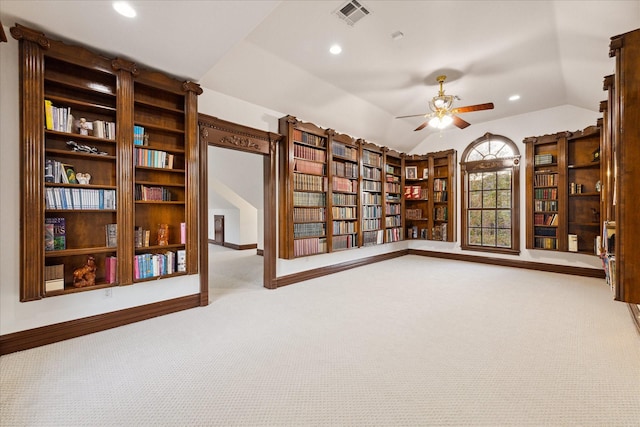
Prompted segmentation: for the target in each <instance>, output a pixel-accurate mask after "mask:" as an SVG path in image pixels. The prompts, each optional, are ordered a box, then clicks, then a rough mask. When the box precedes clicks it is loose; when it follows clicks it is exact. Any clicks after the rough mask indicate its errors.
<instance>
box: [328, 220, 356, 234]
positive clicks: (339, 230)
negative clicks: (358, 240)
mask: <svg viewBox="0 0 640 427" xmlns="http://www.w3.org/2000/svg"><path fill="white" fill-rule="evenodd" d="M357 232H358V230H357V223H356V222H354V221H333V234H334V235H335V234H349V233H357Z"/></svg>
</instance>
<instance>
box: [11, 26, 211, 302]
mask: <svg viewBox="0 0 640 427" xmlns="http://www.w3.org/2000/svg"><path fill="white" fill-rule="evenodd" d="M11 34H12V35H13V37H14V38H15V39H17V40H19V41H20V86H21V89H20V90H21V107H22V114H21V121H22V125H21V141H22V151H21V176H22V180H21V184H22V201H21V210H22V223H21V270H22V278H21V287H20V289H21V292H20V299H21V301H31V300H36V299H40V298H42V297H45V296H51V295H60V294H67V293H73V292H78V291H84V290H91V289H98V288H102V287H108V286H116V285H127V284H131V283H133V281H134V251H135V250H134V236H133V229H134V220H135V222H138V221H144V223H145V224H148V227H149V228H152V227H153V228H155V227H156V224H168V225H169V232H170V235H169V236H170V237H169V243H170V246H169V247H164V246H163V247H162V248H153V249H154V252H158V251H160V250H166V249H168V248H174V249H181V250H183V252H184V254H185V258H186V263H185V265H184V272H183V274H189V273H195V272H197V262H198V257H197V250H198V234H197V223H196V221H197V177H198V174H197V173H198V166H197V156H196V154H197V107H196V105H197V95H198V94H199V93H201V89H200V88H199V86H198V85H196V84H193V83H189V82H180V81H177V80H173V79H171V78H169V77H167V76H165V75H163V74H161V73H158V72H155V71H148V70H142V69H138V68H137V66H136V65H135V64H134V63H132V62H129V61H124V60H121V59H110V58H106V57H104V56H101V55H98V54H95V53H93V52H91V51H89V50H87V49H85V48H83V47H79V46H72V45H68V44H65V43H62V42H59V41H55V40H51V39H49V38H47V37H46V36H45V35H44V34H42V33H39V32H37V31H34V30H31V29H28V28H26V27H23V26H21V25H16V26H15V27H13V28H12V29H11ZM134 120H135V121H139V122H140V123H142V124H146V125H148V128H149V129H150V130H151V128H155V130H154V131H150V139H149V140H150V141H151V142H150V145H152V144H153V145H155V146H157V147H158V148H160V149H162V150H164V151H171V152H173V153H175V154H177V155H178V156H177V157H178V158H177V160H176V162H177V163H176V168H177V169H179V170H180V171H181V172H179V173H175V174H174V175H165V174H163V173H158V172H156V171H154V170H150V171H148V172H139V171H138V168H137V167H134V163H133V158H134V150H135V149H134V144H133V143H134ZM156 132H157V133H156ZM62 172H67V173H66V174H65V175H62ZM134 176H135V178H134ZM65 177H66V178H65ZM134 184H135V185H148V186H150V187H151V186H153V187H165V188H170V189H171V191H173V194H174V197H175V199H176V203H173V202H170V203H166V202H154V203H148V206H145V203H140V202H138V201H135V200H134V199H135V194H136V191H135V188H134ZM134 206H135V209H134ZM176 206H178V208H176ZM181 223H184V224H185V233H184V238H183V237H181V233H180V228H179V227H180V224H181ZM108 226H109V228H110V230H111V233H110V236H107V234H109V233H107V227H108ZM176 227H177V228H176ZM51 233H54V234H56V233H57V234H59V235H60V236H58V239H57V240H56V239H55V238H52V236H51ZM62 234H64V238H62ZM172 234H173V235H172ZM54 237H55V236H54ZM63 241H64V243H63ZM178 242H185V243H178ZM89 257H91V258H92V259H93V261H90V260H89ZM113 260H117V263H116V265H117V267H116V268H115V269H109V272H107V264H111V263H112V261H113ZM92 264H95V266H94V265H92ZM85 265H88V266H89V268H88V269H87V270H88V271H89V273H90V274H89V275H88V276H86V277H90V276H91V275H92V274H94V275H95V280H92V279H90V280H87V281H86V282H81V283H75V281H74V271H75V270H76V269H77V268H79V267H83V266H85ZM94 267H95V268H94ZM52 270H53V274H55V275H56V277H55V279H57V280H53V281H52V280H49V279H51V277H50V276H49V274H50V273H51V272H52ZM92 270H93V271H92ZM58 275H59V276H61V277H60V278H59V276H58ZM45 279H47V280H46V283H45ZM60 279H61V280H60Z"/></svg>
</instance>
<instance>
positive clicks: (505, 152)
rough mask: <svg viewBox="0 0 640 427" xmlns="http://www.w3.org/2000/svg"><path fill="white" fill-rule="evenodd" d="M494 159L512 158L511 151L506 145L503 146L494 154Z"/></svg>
mask: <svg viewBox="0 0 640 427" xmlns="http://www.w3.org/2000/svg"><path fill="white" fill-rule="evenodd" d="M496 157H497V158H499V159H502V158H505V157H513V150H512V149H511V147H509V146H508V145H507V144H504V145H503V146H502V148H500V149H499V150H498V151H497V152H496Z"/></svg>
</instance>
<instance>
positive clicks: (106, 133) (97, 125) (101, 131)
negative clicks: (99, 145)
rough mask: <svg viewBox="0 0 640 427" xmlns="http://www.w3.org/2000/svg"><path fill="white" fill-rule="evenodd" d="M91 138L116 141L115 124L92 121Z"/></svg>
mask: <svg viewBox="0 0 640 427" xmlns="http://www.w3.org/2000/svg"><path fill="white" fill-rule="evenodd" d="M91 130H92V132H93V136H95V137H96V138H104V139H116V124H115V123H114V122H105V121H104V120H94V121H93V123H92V124H91Z"/></svg>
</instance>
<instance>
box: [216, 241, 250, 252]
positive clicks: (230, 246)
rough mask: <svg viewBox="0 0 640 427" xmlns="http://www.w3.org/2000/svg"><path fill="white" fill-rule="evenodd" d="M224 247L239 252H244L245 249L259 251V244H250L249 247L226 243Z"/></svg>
mask: <svg viewBox="0 0 640 427" xmlns="http://www.w3.org/2000/svg"><path fill="white" fill-rule="evenodd" d="M223 246H224V247H225V248H231V249H235V250H237V251H244V250H245V249H257V248H258V244H257V243H250V244H248V245H236V244H235V243H229V242H224V244H223Z"/></svg>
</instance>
